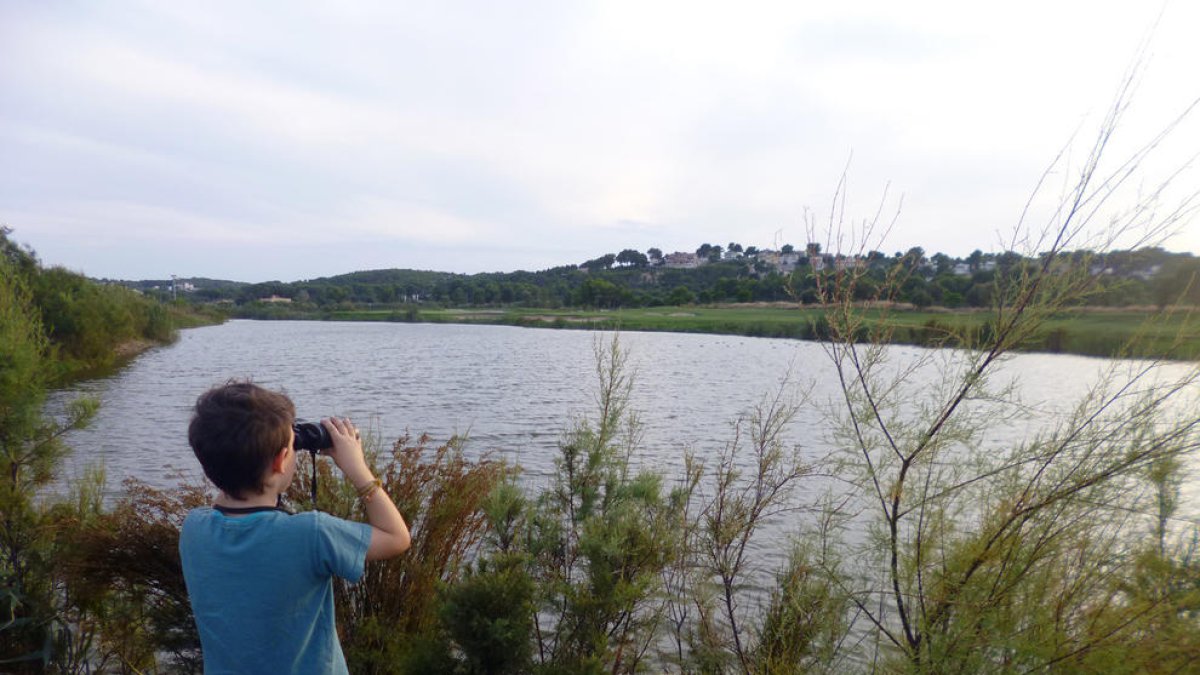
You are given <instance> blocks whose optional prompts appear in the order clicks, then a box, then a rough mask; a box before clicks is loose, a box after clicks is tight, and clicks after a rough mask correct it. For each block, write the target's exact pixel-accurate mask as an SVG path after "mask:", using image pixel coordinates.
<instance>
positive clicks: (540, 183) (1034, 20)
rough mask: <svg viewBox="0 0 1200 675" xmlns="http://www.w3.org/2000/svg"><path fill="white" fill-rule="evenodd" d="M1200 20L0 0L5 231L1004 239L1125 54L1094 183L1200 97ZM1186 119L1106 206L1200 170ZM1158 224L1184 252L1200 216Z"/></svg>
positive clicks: (322, 269)
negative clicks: (1128, 79) (1116, 118)
mask: <svg viewBox="0 0 1200 675" xmlns="http://www.w3.org/2000/svg"><path fill="white" fill-rule="evenodd" d="M1198 27H1200V3H1195V2H1181V1H1175V2H1170V1H1168V2H1166V3H1165V4H1159V3H1156V2H1144V3H1142V2H1127V1H1121V2H1112V1H1097V0H1091V1H1086V2H1084V1H1075V0H1049V1H1048V0H1037V1H1027V0H1011V1H1009V2H1004V3H978V2H962V1H961V0H958V1H953V2H929V1H911V2H899V3H898V2H894V1H889V2H875V1H856V2H822V3H815V2H807V1H803V0H790V1H786V2H757V1H754V0H743V1H741V2H737V3H733V2H722V3H708V2H702V1H697V0H690V1H686V2H656V1H654V0H637V1H628V2H626V1H624V0H606V1H604V2H571V1H566V0H548V1H545V2H537V1H526V0H512V1H509V2H502V3H496V2H481V1H476V2H458V1H456V0H446V1H443V2H437V3H409V2H402V1H381V2H343V1H341V0H336V1H335V0H330V1H327V2H318V1H307V0H299V1H294V2H293V1H289V2H243V1H241V0H231V1H221V0H216V1H212V2H173V1H164V2H149V1H145V2H138V1H132V0H126V1H119V0H118V1H114V2H104V3H93V2H83V1H82V0H76V1H69V0H64V1H61V2H33V1H25V0H0V223H2V224H5V225H7V226H8V227H11V228H12V229H13V234H12V235H11V236H12V238H14V239H16V240H17V241H19V242H22V243H25V244H28V245H30V246H32V247H33V248H34V249H35V251H36V252H37V254H38V256H39V257H40V258H41V260H42V261H43V263H44V264H46V265H61V266H64V267H66V268H69V269H72V270H75V271H79V272H83V273H85V274H87V275H89V276H93V277H96V278H112V279H162V278H166V277H168V276H170V275H172V274H174V275H178V276H179V277H185V278H186V277H210V278H219V279H231V280H238V281H251V282H256V281H267V280H281V281H293V280H298V279H311V278H316V277H322V276H330V275H335V274H342V273H347V272H352V271H357V270H365V269H380V268H412V269H426V270H438V271H448V272H462V273H474V272H485V271H486V272H492V271H513V270H518V269H524V270H539V269H545V268H549V267H554V266H558V265H564V264H578V263H581V262H583V261H585V260H588V259H591V258H595V257H597V256H600V255H603V254H605V253H617V252H619V251H620V250H622V249H625V248H632V249H636V250H640V251H645V250H646V249H648V248H650V247H656V248H659V249H661V250H663V251H665V252H671V251H676V250H682V251H694V250H695V249H696V248H697V247H698V246H700V244H703V243H712V244H718V245H721V246H725V245H727V244H728V243H729V242H738V243H740V244H742V245H743V246H751V245H753V246H757V247H759V248H772V247H776V246H778V245H781V244H785V243H791V244H793V245H796V246H797V247H799V246H803V245H804V243H806V241H808V240H809V239H810V238H812V239H816V240H818V241H824V242H825V244H826V245H825V248H826V250H834V249H841V250H847V251H850V250H854V249H855V248H856V247H857V246H858V244H859V243H865V244H866V245H867V248H878V249H880V250H883V251H885V252H888V253H890V252H893V251H898V250H907V249H908V248H909V247H912V246H921V247H923V248H925V250H926V251H927V252H929V253H932V252H934V251H942V252H945V253H948V254H950V255H952V256H965V255H967V254H969V253H970V252H971V251H973V250H975V249H981V250H983V251H985V252H987V251H1002V250H1005V249H1006V248H1010V247H1012V243H1013V233H1014V231H1015V228H1016V226H1017V223H1018V222H1019V221H1020V220H1021V217H1022V212H1023V210H1024V209H1025V207H1026V204H1027V203H1031V204H1032V207H1031V208H1030V210H1029V214H1028V215H1027V216H1026V220H1025V223H1026V224H1027V225H1030V226H1031V227H1033V228H1034V229H1035V230H1036V229H1037V228H1039V227H1043V226H1044V225H1045V224H1046V223H1049V222H1051V218H1052V213H1053V207H1054V206H1055V205H1056V204H1057V203H1058V202H1059V201H1061V199H1062V196H1063V194H1064V191H1065V190H1066V189H1067V187H1068V186H1069V185H1070V184H1071V183H1072V181H1073V180H1076V179H1077V178H1078V176H1079V174H1080V172H1081V170H1082V169H1083V167H1084V166H1086V160H1087V158H1088V155H1089V150H1090V148H1091V147H1092V144H1093V143H1094V141H1095V139H1096V137H1097V133H1098V129H1099V128H1100V125H1101V124H1102V122H1103V121H1104V118H1105V116H1106V114H1107V113H1108V112H1109V110H1110V109H1111V107H1112V103H1113V100H1114V96H1115V94H1116V92H1117V91H1118V89H1119V85H1120V83H1121V82H1122V79H1123V78H1124V77H1125V75H1126V74H1127V73H1128V72H1129V71H1130V68H1131V65H1132V64H1134V63H1135V61H1136V62H1137V63H1139V64H1140V66H1139V67H1138V68H1137V69H1136V73H1137V75H1136V78H1135V80H1136V83H1135V88H1134V90H1133V92H1132V96H1131V97H1130V104H1129V105H1128V107H1127V108H1125V109H1124V112H1123V117H1122V119H1121V121H1120V123H1119V125H1118V126H1117V129H1116V133H1115V134H1114V135H1113V137H1112V139H1111V140H1110V141H1109V143H1108V145H1107V147H1106V150H1105V154H1104V163H1103V164H1102V165H1101V166H1102V167H1103V168H1102V169H1101V170H1100V171H1099V173H1098V175H1109V174H1108V173H1106V172H1108V171H1118V172H1119V171H1120V170H1121V166H1122V162H1124V161H1125V160H1127V159H1128V158H1129V157H1130V156H1131V155H1132V153H1134V152H1135V151H1136V150H1137V149H1138V148H1141V147H1143V146H1144V145H1145V144H1146V143H1147V142H1149V141H1151V140H1152V139H1154V138H1155V136H1156V134H1158V133H1159V132H1161V131H1162V130H1163V129H1164V128H1166V127H1168V126H1169V125H1170V124H1171V123H1172V121H1173V120H1175V119H1176V118H1177V117H1178V116H1179V115H1180V114H1181V113H1182V112H1183V111H1184V110H1185V109H1186V108H1187V107H1188V105H1189V104H1191V103H1192V102H1193V101H1195V100H1196V99H1197V97H1200V39H1197V37H1196V32H1197V30H1200V28H1198ZM1139 54H1140V57H1139ZM1139 59H1140V60H1139ZM1197 117H1200V112H1198V113H1195V114H1193V115H1192V116H1190V117H1188V118H1186V119H1185V120H1184V121H1183V122H1182V123H1180V124H1179V125H1177V126H1176V127H1174V128H1173V131H1172V133H1171V135H1170V136H1168V137H1167V138H1166V139H1165V140H1163V141H1162V142H1160V143H1159V144H1158V145H1157V146H1156V148H1155V152H1154V153H1153V154H1151V155H1150V156H1148V157H1145V158H1142V159H1140V160H1139V162H1138V165H1137V167H1136V168H1137V170H1136V172H1133V173H1132V174H1131V175H1130V176H1129V177H1128V178H1127V179H1126V180H1124V181H1123V182H1122V183H1121V186H1120V188H1119V190H1117V191H1115V192H1114V193H1113V195H1112V197H1111V198H1110V199H1109V201H1108V202H1107V205H1105V206H1104V207H1103V208H1102V209H1100V210H1099V211H1097V213H1096V216H1095V222H1096V223H1097V224H1098V225H1100V226H1103V225H1104V224H1106V223H1110V222H1112V221H1113V219H1118V218H1122V217H1127V216H1128V214H1129V213H1131V212H1133V211H1132V210H1133V209H1135V208H1136V206H1137V205H1138V204H1139V203H1142V202H1143V201H1144V200H1145V199H1147V198H1151V199H1152V200H1153V202H1154V204H1153V205H1152V206H1153V208H1151V209H1148V210H1146V211H1143V212H1139V213H1148V214H1157V215H1160V216H1161V215H1162V214H1171V213H1174V211H1173V209H1174V208H1176V207H1175V205H1176V204H1178V203H1179V202H1180V200H1183V199H1186V198H1187V196H1188V194H1190V193H1192V192H1195V191H1196V190H1197V189H1200V172H1198V171H1197V168H1196V167H1193V166H1191V165H1189V164H1188V162H1189V160H1191V159H1192V158H1193V156H1194V155H1196V154H1197V153H1198V152H1200V119H1196V118H1197ZM1056 158H1058V160H1057V162H1056ZM1172 176H1173V177H1174V182H1173V183H1172V184H1171V185H1168V186H1167V188H1166V189H1165V190H1162V191H1161V192H1160V191H1159V186H1160V185H1161V184H1162V182H1163V181H1164V180H1166V179H1167V178H1168V177H1172ZM843 177H844V178H845V182H844V185H845V189H844V190H841V191H839V184H840V183H841V181H842V179H843ZM1043 177H1044V180H1041V186H1042V187H1041V190H1040V192H1039V193H1038V196H1037V197H1036V198H1034V199H1033V200H1032V201H1031V199H1030V195H1031V194H1033V191H1034V188H1035V187H1036V186H1037V185H1039V180H1040V179H1043ZM1139 200H1142V201H1139ZM834 204H837V208H836V209H834V208H833V205H834ZM877 214H882V215H880V216H878V217H877ZM1139 219H1144V218H1143V216H1141V215H1139V216H1137V217H1136V218H1135V219H1134V220H1136V221H1138V222H1137V223H1135V224H1137V225H1138V226H1139V227H1141V226H1142V223H1141V222H1140V220H1139ZM875 220H878V221H879V222H880V223H882V225H881V226H878V227H876V228H875V229H873V230H871V231H870V235H869V236H867V235H865V234H864V232H866V231H868V229H869V228H868V227H867V224H868V223H870V222H872V221H875ZM883 225H887V227H884V226H883ZM885 230H886V238H884V237H883V232H884V231H885ZM864 240H867V241H865V242H864ZM1130 241H1133V240H1130ZM1156 243H1157V242H1156ZM1161 243H1162V245H1163V246H1164V247H1165V248H1166V249H1168V250H1171V251H1179V252H1192V253H1200V220H1190V221H1189V220H1186V219H1185V220H1180V221H1178V222H1176V223H1175V225H1174V227H1173V230H1172V236H1170V237H1169V238H1167V239H1165V240H1164V241H1162V242H1161Z"/></svg>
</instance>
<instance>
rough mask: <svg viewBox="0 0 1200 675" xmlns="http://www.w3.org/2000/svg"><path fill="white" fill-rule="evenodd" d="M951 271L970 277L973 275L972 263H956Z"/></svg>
mask: <svg viewBox="0 0 1200 675" xmlns="http://www.w3.org/2000/svg"><path fill="white" fill-rule="evenodd" d="M951 271H952V272H954V274H955V275H957V276H960V277H969V276H971V265H970V263H965V262H960V263H954V267H953V268H952V269H951Z"/></svg>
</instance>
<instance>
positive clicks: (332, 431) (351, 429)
mask: <svg viewBox="0 0 1200 675" xmlns="http://www.w3.org/2000/svg"><path fill="white" fill-rule="evenodd" d="M321 425H322V426H324V427H325V429H326V430H327V431H329V438H331V439H332V440H333V447H332V448H329V449H328V450H325V451H323V452H324V453H325V454H327V455H329V456H330V457H331V458H333V463H334V464H336V465H337V468H339V469H341V470H342V474H344V475H345V476H346V478H347V480H349V481H350V482H351V483H353V484H354V485H355V486H358V485H362V484H364V483H369V482H370V481H372V480H374V476H372V475H371V469H370V467H368V466H367V460H366V458H365V457H364V456H363V449H362V438H361V436H360V434H359V433H358V429H357V428H356V427H355V426H354V425H353V424H351V423H350V419H349V418H339V417H330V418H328V419H323V420H321Z"/></svg>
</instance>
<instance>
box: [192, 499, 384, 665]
mask: <svg viewBox="0 0 1200 675" xmlns="http://www.w3.org/2000/svg"><path fill="white" fill-rule="evenodd" d="M370 545H371V526H370V525H367V524H366V523H355V522H350V521H347V520H342V519H340V518H334V517H333V516H330V515H328V514H325V513H320V512H315V511H313V512H307V513H301V514H297V515H294V516H293V515H288V514H286V513H283V512H281V511H263V512H259V513H251V514H247V515H243V516H226V515H224V514H222V513H220V512H219V511H216V510H214V509H212V508H208V507H204V508H199V509H195V510H193V511H192V512H191V513H189V514H188V516H187V519H186V520H184V523H183V530H182V531H181V532H180V536H179V553H180V556H181V557H182V559H183V577H184V580H185V581H186V582H187V589H188V596H189V597H190V598H191V602H192V612H193V613H194V614H195V616H196V626H197V628H199V630H200V644H201V646H202V647H203V649H204V672H205V673H207V674H208V675H215V674H217V673H345V672H347V670H346V658H345V656H343V654H342V647H341V644H340V643H339V642H338V637H337V629H336V626H335V623H334V616H333V577H334V576H339V577H341V578H343V579H346V580H347V581H350V582H352V583H353V582H356V581H358V579H359V578H360V577H361V576H362V573H363V565H364V563H365V562H366V556H367V548H368V547H369V546H370Z"/></svg>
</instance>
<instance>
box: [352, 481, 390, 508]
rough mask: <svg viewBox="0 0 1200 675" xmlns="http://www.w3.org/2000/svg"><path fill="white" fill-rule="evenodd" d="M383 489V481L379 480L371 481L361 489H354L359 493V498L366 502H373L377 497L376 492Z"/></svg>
mask: <svg viewBox="0 0 1200 675" xmlns="http://www.w3.org/2000/svg"><path fill="white" fill-rule="evenodd" d="M382 487H383V481H381V480H379V479H378V478H373V479H371V482H369V483H367V484H366V485H363V486H361V487H356V488H354V489H355V490H356V491H357V492H358V498H359V499H361V500H363V501H364V502H369V501H371V497H373V496H374V495H375V491H376V490H378V489H380V488H382Z"/></svg>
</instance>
